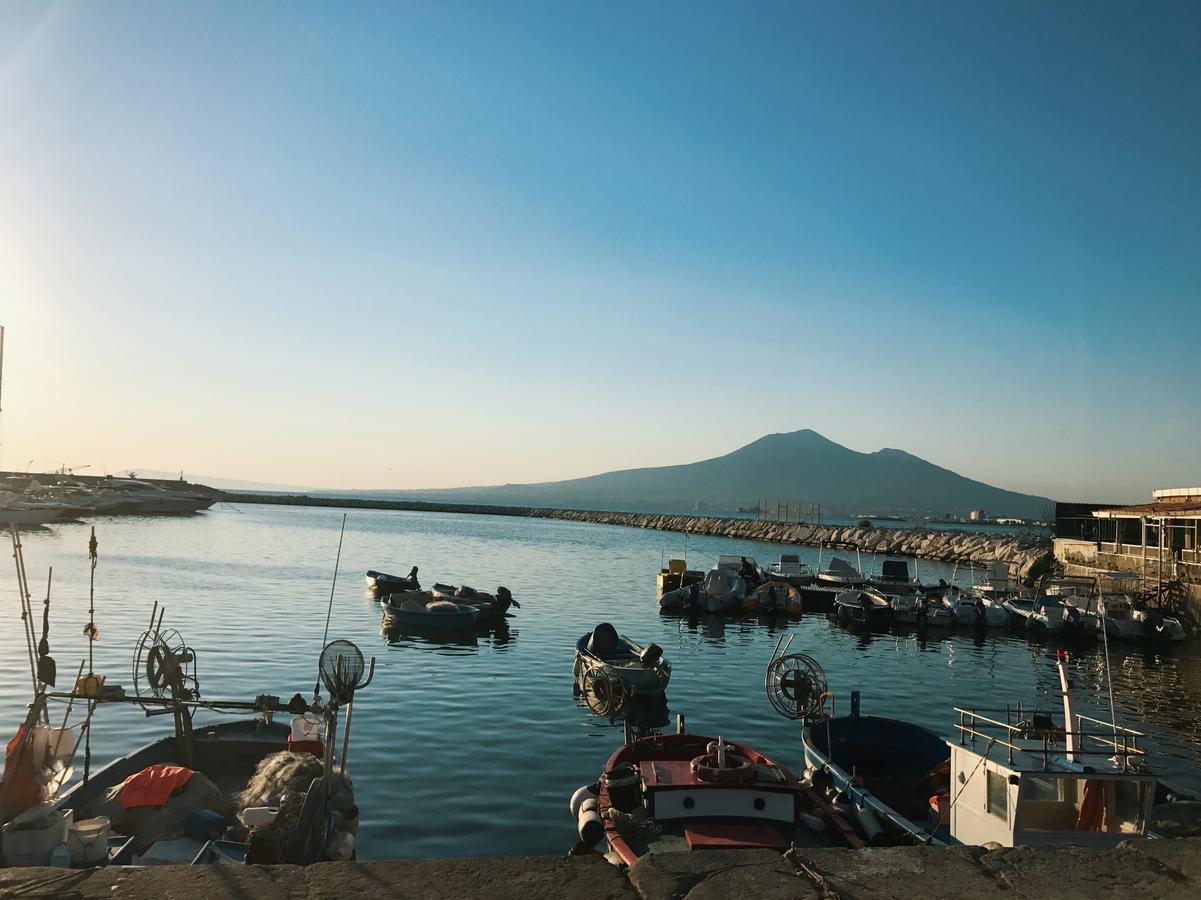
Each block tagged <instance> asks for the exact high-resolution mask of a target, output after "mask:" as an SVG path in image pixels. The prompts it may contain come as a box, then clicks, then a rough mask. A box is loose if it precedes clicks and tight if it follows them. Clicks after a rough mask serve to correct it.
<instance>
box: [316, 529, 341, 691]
mask: <svg viewBox="0 0 1201 900" xmlns="http://www.w3.org/2000/svg"><path fill="white" fill-rule="evenodd" d="M345 536H346V513H342V530H341V531H340V532H338V555H337V557H335V559H334V578H333V580H332V581H331V582H330V585H329V607H328V608H327V609H326V611H325V631H324V632H322V634H321V648H322V650H324V649H325V642H326V641H327V640H328V639H329V619H330V616H332V615H333V614H334V588H336V587H337V586H338V567H339V566H340V565H341V563H342V538H343V537H345ZM320 692H321V660H320V659H318V660H317V679H316V681H314V682H313V702H314V703H316V702H317V697H318V696H319V694H320Z"/></svg>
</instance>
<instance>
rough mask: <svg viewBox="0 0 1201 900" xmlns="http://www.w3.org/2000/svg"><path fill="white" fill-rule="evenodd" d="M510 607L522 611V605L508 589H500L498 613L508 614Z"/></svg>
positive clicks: (497, 591)
mask: <svg viewBox="0 0 1201 900" xmlns="http://www.w3.org/2000/svg"><path fill="white" fill-rule="evenodd" d="M510 606H516V607H517V608H518V609H521V604H520V603H518V602H517V601H516V600H514V599H513V594H512V593H511V592H510V591H509V589H508V588H507V587H498V588H497V589H496V611H497V612H498V613H500V614H501V615H504V614H505V613H506V612H508V610H509V607H510Z"/></svg>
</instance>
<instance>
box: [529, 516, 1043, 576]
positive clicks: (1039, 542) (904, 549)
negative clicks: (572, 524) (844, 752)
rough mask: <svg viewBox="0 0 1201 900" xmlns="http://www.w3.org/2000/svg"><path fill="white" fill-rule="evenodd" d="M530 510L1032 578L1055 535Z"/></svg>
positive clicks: (1041, 571)
mask: <svg viewBox="0 0 1201 900" xmlns="http://www.w3.org/2000/svg"><path fill="white" fill-rule="evenodd" d="M530 514H531V515H535V516H538V517H540V518H548V519H569V520H572V521H577V522H595V523H597V524H601V525H624V526H626V527H629V528H653V529H655V530H657V531H676V532H680V533H683V534H703V535H708V536H710V537H728V538H738V539H740V540H746V541H767V542H769V543H776V544H803V545H807V546H811V547H837V548H841V549H846V550H850V551H852V552H854V551H855V550H859V551H860V552H862V553H875V554H879V555H881V556H913V557H918V558H920V559H935V560H940V561H942V562H951V563H955V562H959V563H987V562H991V561H993V560H1003V561H1005V562H1007V563H1009V564H1010V570H1011V572H1012V573H1013V574H1014V575H1015V576H1016V577H1019V578H1021V579H1022V580H1023V581H1032V580H1033V579H1034V578H1036V577H1038V575H1040V574H1042V573H1043V572H1045V571H1047V570H1048V568H1049V567H1050V563H1051V542H1050V539H1049V538H1046V537H1044V536H1041V535H1037V534H1031V533H1016V534H999V533H992V532H979V531H961V530H950V529H946V530H942V529H933V528H875V527H872V528H864V527H859V526H855V525H809V524H798V523H793V522H758V521H755V520H754V519H726V518H716V517H711V516H685V515H666V514H656V513H623V512H596V511H594V510H584V509H538V510H531V511H530Z"/></svg>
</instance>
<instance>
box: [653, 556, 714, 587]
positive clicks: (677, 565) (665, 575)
mask: <svg viewBox="0 0 1201 900" xmlns="http://www.w3.org/2000/svg"><path fill="white" fill-rule="evenodd" d="M704 577H705V573H704V572H701V571H698V570H696V569H690V568H688V562H687V561H686V560H683V559H678V558H673V559H669V560H668V561H667V566H666V567H664V568H661V569H659V574H658V575H657V576H655V586H656V587H657V588H658V593H659V596H660V597H662V596H663V595H664V594H666V593H668V592H669V591H675V590H679V589H680V588H682V587H688V586H689V585H692V584H699V583H700V582H701V581H702V580H703V579H704Z"/></svg>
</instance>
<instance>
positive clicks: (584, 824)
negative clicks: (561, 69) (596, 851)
mask: <svg viewBox="0 0 1201 900" xmlns="http://www.w3.org/2000/svg"><path fill="white" fill-rule="evenodd" d="M576 830H577V831H578V833H579V835H580V840H581V841H583V842H584V843H585V844H589V845H591V844H595V843H596V842H597V841H599V840H600V839H601V838H602V837H604V836H605V823H604V821H603V820H602V819H601V817H600V811H599V809H598V807H597V803H596V800H595V799H594V798H589V799H587V800H585V801H584V803H583V805H582V806H580V812H579V815H578V816H577V817H576Z"/></svg>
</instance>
